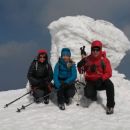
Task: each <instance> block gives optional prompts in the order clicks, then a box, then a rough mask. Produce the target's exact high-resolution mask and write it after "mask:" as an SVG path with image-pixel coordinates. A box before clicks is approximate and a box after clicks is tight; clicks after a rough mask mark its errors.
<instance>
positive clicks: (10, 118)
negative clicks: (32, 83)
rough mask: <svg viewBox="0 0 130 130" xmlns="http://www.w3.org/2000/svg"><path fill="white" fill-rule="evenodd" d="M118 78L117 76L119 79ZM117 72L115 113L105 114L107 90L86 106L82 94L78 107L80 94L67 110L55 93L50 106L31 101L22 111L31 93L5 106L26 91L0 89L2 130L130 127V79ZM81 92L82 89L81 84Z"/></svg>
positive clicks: (72, 129)
mask: <svg viewBox="0 0 130 130" xmlns="http://www.w3.org/2000/svg"><path fill="white" fill-rule="evenodd" d="M117 77H118V78H117ZM123 78H124V75H123V74H118V73H117V72H116V71H115V72H114V74H113V78H112V81H113V82H114V85H115V100H116V106H115V111H114V114H113V115H106V114H105V109H104V107H105V104H106V96H105V91H100V92H99V93H98V101H97V102H93V103H91V104H90V106H89V107H88V108H86V107H85V103H86V99H85V98H84V97H82V95H80V96H79V97H80V98H81V101H80V105H79V106H77V105H76V104H77V94H76V95H75V97H74V99H73V101H72V104H71V105H69V106H66V110H65V111H61V110H59V108H58V107H57V105H56V94H55V93H54V94H52V95H51V101H50V103H49V104H48V105H45V104H43V103H41V104H32V105H31V106H29V107H28V108H26V109H25V110H23V111H22V112H21V113H17V112H16V110H17V108H19V107H21V105H23V104H28V103H30V100H29V96H26V97H23V98H22V99H20V100H19V101H17V102H15V103H14V104H12V105H10V106H9V107H8V108H3V106H4V105H5V104H6V103H8V102H10V101H12V100H14V99H15V98H17V97H19V96H21V95H22V94H24V93H26V89H21V90H11V91H5V92H0V99H2V100H0V105H1V109H0V129H1V130H12V129H13V130H17V129H19V130H36V129H38V130H52V129H53V130H75V129H80V130H87V129H88V130H104V129H105V130H119V129H120V130H129V129H130V122H129V121H130V109H129V108H130V81H128V80H125V79H123ZM79 91H80V92H82V91H83V87H82V86H81V89H80V90H79Z"/></svg>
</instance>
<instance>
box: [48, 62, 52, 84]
mask: <svg viewBox="0 0 130 130" xmlns="http://www.w3.org/2000/svg"><path fill="white" fill-rule="evenodd" d="M48 77H49V82H51V81H52V80H53V70H52V67H51V65H50V64H48Z"/></svg>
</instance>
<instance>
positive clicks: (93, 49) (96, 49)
mask: <svg viewBox="0 0 130 130" xmlns="http://www.w3.org/2000/svg"><path fill="white" fill-rule="evenodd" d="M92 51H94V52H98V51H100V48H92Z"/></svg>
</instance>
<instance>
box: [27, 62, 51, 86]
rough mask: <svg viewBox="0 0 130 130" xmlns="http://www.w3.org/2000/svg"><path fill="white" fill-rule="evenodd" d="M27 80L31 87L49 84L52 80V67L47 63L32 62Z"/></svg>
mask: <svg viewBox="0 0 130 130" xmlns="http://www.w3.org/2000/svg"><path fill="white" fill-rule="evenodd" d="M27 78H28V80H29V82H30V84H31V85H32V86H39V85H40V84H44V83H45V82H51V80H52V79H53V71H52V67H51V65H50V64H49V63H48V62H47V61H46V62H44V63H40V62H38V60H34V61H33V62H32V64H31V66H30V68H29V70H28V74H27Z"/></svg>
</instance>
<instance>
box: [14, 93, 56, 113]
mask: <svg viewBox="0 0 130 130" xmlns="http://www.w3.org/2000/svg"><path fill="white" fill-rule="evenodd" d="M54 92H55V90H53V91H52V92H50V93H48V94H47V95H45V96H43V97H41V98H40V100H42V99H44V98H45V97H47V96H49V95H51V94H52V93H54ZM33 103H35V101H33V102H31V103H28V104H26V105H22V106H21V107H20V108H17V111H16V112H21V110H25V109H26V108H27V107H28V106H30V105H32V104H33Z"/></svg>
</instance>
